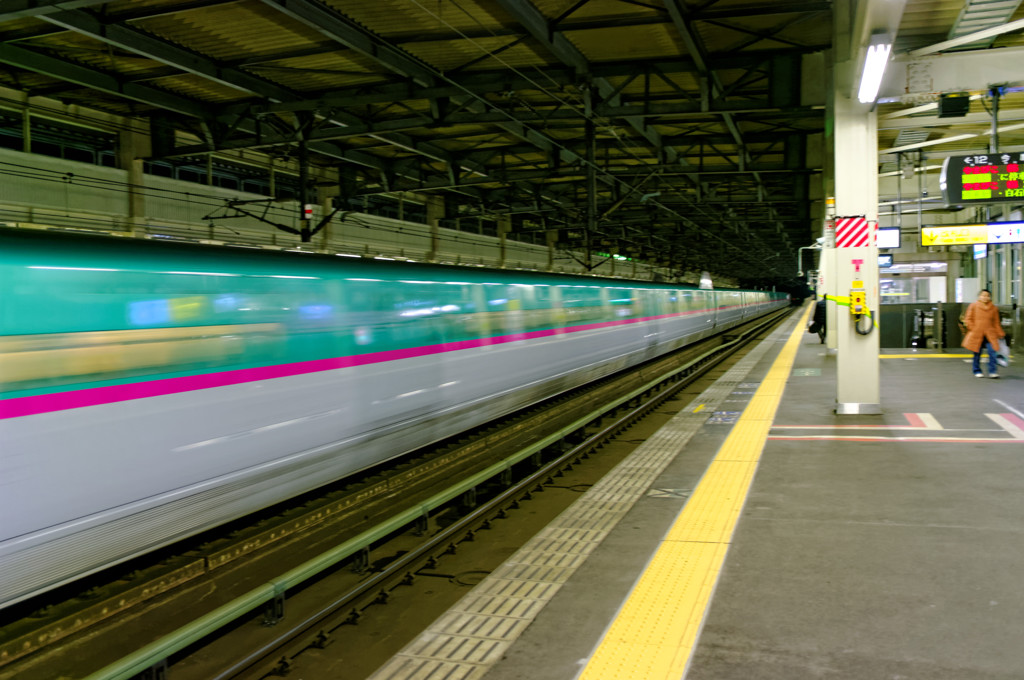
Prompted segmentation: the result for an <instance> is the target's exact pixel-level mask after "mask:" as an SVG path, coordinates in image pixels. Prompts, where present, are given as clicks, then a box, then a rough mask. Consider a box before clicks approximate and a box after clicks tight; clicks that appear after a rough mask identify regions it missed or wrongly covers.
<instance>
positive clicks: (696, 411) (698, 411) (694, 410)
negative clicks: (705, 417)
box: [693, 404, 704, 413]
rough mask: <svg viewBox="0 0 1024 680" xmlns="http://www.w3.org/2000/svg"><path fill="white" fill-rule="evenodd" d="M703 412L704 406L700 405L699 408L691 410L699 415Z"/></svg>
mask: <svg viewBox="0 0 1024 680" xmlns="http://www.w3.org/2000/svg"><path fill="white" fill-rule="evenodd" d="M703 410H704V404H701V405H700V406H698V407H697V408H695V409H693V412H694V413H700V412H701V411H703Z"/></svg>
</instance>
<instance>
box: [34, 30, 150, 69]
mask: <svg viewBox="0 0 1024 680" xmlns="http://www.w3.org/2000/svg"><path fill="white" fill-rule="evenodd" d="M31 44H32V45H33V46H36V47H39V46H45V47H46V48H48V49H52V50H56V51H57V52H59V53H60V54H61V55H62V57H63V58H64V59H67V60H68V61H71V62H74V63H78V64H85V65H88V66H91V67H93V68H95V69H98V70H100V71H106V72H109V73H117V74H119V75H122V76H128V77H141V76H145V75H146V74H148V73H155V72H160V71H163V70H166V69H165V67H164V65H163V64H161V63H158V62H155V61H153V60H152V59H150V58H148V57H143V56H140V55H138V54H136V53H135V52H131V51H128V50H125V49H121V48H120V47H114V46H111V45H109V44H107V43H104V42H101V41H99V40H95V39H93V38H90V37H88V36H84V35H81V34H80V33H72V32H70V31H64V32H62V33H57V34H54V35H50V36H47V37H45V38H39V39H37V40H34V41H32V43H31Z"/></svg>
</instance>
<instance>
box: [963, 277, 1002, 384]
mask: <svg viewBox="0 0 1024 680" xmlns="http://www.w3.org/2000/svg"><path fill="white" fill-rule="evenodd" d="M964 325H966V326H967V335H965V336H964V341H963V342H962V343H960V346H961V347H964V348H965V349H969V350H971V351H972V352H974V377H975V378H984V377H985V374H983V373H982V372H981V351H982V350H983V349H985V348H986V347H987V348H988V377H990V378H998V377H999V368H998V365H997V363H998V364H1002V365H1003V366H1005V365H1006V360H1005V359H1002V360H1001V361H1000V359H1001V357H999V356H998V354H997V352H996V348H997V347H999V339H1000V338H1004V337H1006V333H1004V332H1003V326H1002V324H1001V323H999V308H998V307H996V306H995V305H994V304H992V294H991V293H989V292H988V290H983V291H981V292H980V293H978V299H977V300H976V301H974V302H972V303H971V304H970V305H968V307H967V313H966V314H964Z"/></svg>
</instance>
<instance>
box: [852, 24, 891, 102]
mask: <svg viewBox="0 0 1024 680" xmlns="http://www.w3.org/2000/svg"><path fill="white" fill-rule="evenodd" d="M891 50H892V40H891V39H890V38H889V36H888V35H886V34H885V33H875V34H874V35H872V36H871V42H870V44H869V45H868V56H867V58H866V59H865V60H864V72H863V73H862V74H861V77H860V92H858V93H857V99H859V100H860V103H861V104H870V103H871V102H873V101H875V97H877V96H878V88H879V87H881V86H882V74H884V73H885V65H886V64H887V63H888V62H889V52H890V51H891Z"/></svg>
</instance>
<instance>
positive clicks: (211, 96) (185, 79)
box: [160, 73, 251, 104]
mask: <svg viewBox="0 0 1024 680" xmlns="http://www.w3.org/2000/svg"><path fill="white" fill-rule="evenodd" d="M160 89H163V90H167V91H168V92H173V93H175V94H180V95H183V96H185V97H190V98H192V99H198V100H202V101H206V102H210V103H213V104H226V103H228V102H234V101H239V100H243V99H249V98H251V95H248V94H246V93H245V92H243V91H242V90H236V89H235V88H232V87H228V86H226V85H218V84H217V83H214V82H212V81H209V80H207V79H206V78H203V77H201V76H196V75H192V74H191V73H184V74H182V75H180V76H174V77H171V78H162V79H161V80H160Z"/></svg>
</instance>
